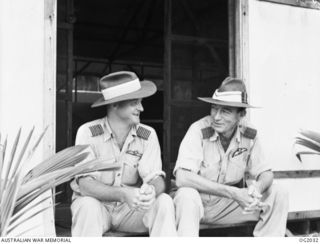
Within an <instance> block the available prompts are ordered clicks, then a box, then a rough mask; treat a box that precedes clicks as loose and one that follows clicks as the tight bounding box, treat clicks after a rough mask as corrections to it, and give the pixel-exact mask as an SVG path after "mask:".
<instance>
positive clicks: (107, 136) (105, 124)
mask: <svg viewBox="0 0 320 244" xmlns="http://www.w3.org/2000/svg"><path fill="white" fill-rule="evenodd" d="M103 129H104V141H105V142H106V141H108V140H110V139H111V138H113V132H112V130H111V127H110V124H109V121H108V118H107V117H105V118H104V122H103ZM129 136H130V137H132V139H133V138H134V137H136V136H137V126H136V125H134V126H132V127H131V130H130V132H129V134H128V137H129ZM128 137H127V138H128ZM130 141H131V138H130Z"/></svg>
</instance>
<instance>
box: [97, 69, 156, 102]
mask: <svg viewBox="0 0 320 244" xmlns="http://www.w3.org/2000/svg"><path fill="white" fill-rule="evenodd" d="M100 90H101V93H102V97H101V98H99V99H98V100H97V101H96V102H95V103H94V104H92V105H91V107H99V106H103V105H107V104H111V103H116V102H120V101H125V100H131V99H138V98H144V97H149V96H151V95H153V94H154V93H155V92H156V91H157V87H156V85H155V84H154V83H153V82H152V81H147V80H143V81H140V80H139V78H138V76H137V75H136V74H135V73H133V72H130V71H119V72H114V73H111V74H108V75H106V76H103V77H102V78H101V79H100Z"/></svg>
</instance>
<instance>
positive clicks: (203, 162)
mask: <svg viewBox="0 0 320 244" xmlns="http://www.w3.org/2000/svg"><path fill="white" fill-rule="evenodd" d="M208 128H209V129H211V128H212V118H211V116H207V117H204V118H202V119H200V120H198V121H196V122H195V123H193V124H192V125H191V126H190V128H189V130H188V132H187V133H186V135H185V137H184V138H183V140H182V142H181V145H180V149H179V154H178V159H177V162H176V166H175V169H174V174H175V173H176V171H177V169H179V168H183V169H186V170H190V171H192V172H194V173H196V174H199V175H201V176H203V177H205V178H207V179H209V180H211V181H215V182H218V183H221V184H226V185H233V184H236V183H238V182H239V181H240V180H241V179H243V177H244V174H245V172H246V171H248V172H249V174H250V175H251V176H253V177H255V178H257V177H258V176H259V175H260V174H261V173H262V172H264V171H267V170H271V167H270V165H269V164H268V163H267V162H266V161H265V159H264V156H263V153H262V149H261V145H260V142H259V139H258V137H257V136H256V137H255V139H249V138H247V137H245V136H244V129H245V127H243V126H238V128H237V131H236V133H235V135H234V136H233V138H232V140H231V142H230V145H229V148H228V149H227V151H226V152H225V151H224V149H223V147H222V145H221V143H220V140H219V135H218V133H217V132H215V131H213V130H211V131H212V135H211V134H210V135H209V136H206V134H208V133H204V132H206V131H208V130H207V129H208ZM204 134H205V136H204ZM204 137H205V138H204ZM251 148H252V152H251V156H250V160H249V162H247V159H248V152H249V151H250V150H251Z"/></svg>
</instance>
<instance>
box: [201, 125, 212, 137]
mask: <svg viewBox="0 0 320 244" xmlns="http://www.w3.org/2000/svg"><path fill="white" fill-rule="evenodd" d="M201 132H202V137H203V139H209V138H210V137H211V136H213V133H214V129H213V128H212V127H210V126H209V127H206V128H203V129H201Z"/></svg>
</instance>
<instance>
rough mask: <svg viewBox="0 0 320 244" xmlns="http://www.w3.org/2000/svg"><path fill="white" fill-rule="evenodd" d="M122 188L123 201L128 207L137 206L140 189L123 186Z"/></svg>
mask: <svg viewBox="0 0 320 244" xmlns="http://www.w3.org/2000/svg"><path fill="white" fill-rule="evenodd" d="M123 190H124V201H125V202H126V203H127V204H128V205H129V207H130V208H133V209H135V208H137V207H138V205H139V197H140V189H139V188H135V187H125V188H123Z"/></svg>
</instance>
